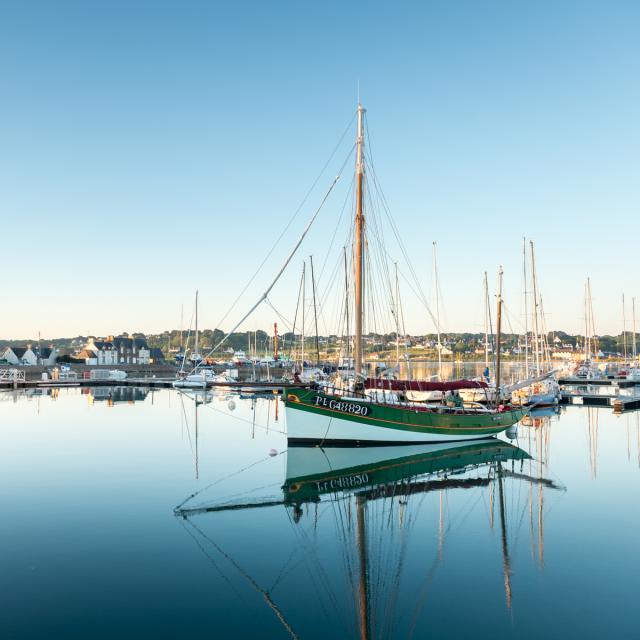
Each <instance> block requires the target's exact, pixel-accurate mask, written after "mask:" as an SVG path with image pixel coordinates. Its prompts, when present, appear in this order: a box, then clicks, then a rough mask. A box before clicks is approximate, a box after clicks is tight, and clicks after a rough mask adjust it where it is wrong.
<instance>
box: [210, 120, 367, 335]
mask: <svg viewBox="0 0 640 640" xmlns="http://www.w3.org/2000/svg"><path fill="white" fill-rule="evenodd" d="M355 117H356V114H354V115H353V116H352V117H351V120H349V124H348V125H347V126H346V128H345V130H344V132H343V133H342V135H341V136H340V140H338V143H337V144H336V146H335V147H334V149H333V151H332V152H331V155H330V156H329V159H328V160H327V161H326V163H325V165H324V167H322V170H321V171H320V173H319V174H318V175H317V177H316V179H315V180H314V181H313V184H312V185H311V187H310V188H309V190H308V191H307V193H306V195H305V196H304V198H303V199H302V202H301V203H300V205H299V207H298V208H297V209H296V211H295V213H294V214H293V216H292V217H291V219H290V220H289V222H288V223H287V224H286V226H285V227H284V229H283V230H282V232H281V233H280V235H279V236H278V238H277V240H276V241H275V243H274V244H273V246H272V247H271V249H270V250H269V252H268V253H267V255H266V256H265V258H264V260H263V261H262V262H261V263H260V266H259V267H258V268H257V269H256V272H255V273H254V274H253V276H251V279H250V280H249V282H247V284H246V285H245V287H244V289H243V290H242V291H241V292H240V294H239V295H238V297H237V298H236V299H235V301H234V302H233V304H232V305H231V307H230V308H229V310H228V311H227V312H226V313H225V315H224V317H223V318H222V320H221V321H220V322H219V323H218V325H217V326H219V327H220V326H222V323H223V322H224V321H225V320H226V319H227V318H228V317H229V314H230V313H231V312H232V311H233V309H234V308H235V306H236V305H237V304H238V301H239V300H240V298H241V297H242V296H243V295H244V293H245V292H246V291H247V289H248V288H249V287H250V286H251V284H252V283H253V281H254V280H255V279H256V277H257V276H258V274H259V273H260V271H261V270H262V267H263V266H264V265H265V264H266V262H267V260H268V259H269V258H270V257H271V254H272V253H273V252H274V251H275V249H276V247H277V245H278V243H279V242H280V240H282V237H283V236H284V234H285V233H286V232H287V231H288V229H289V227H290V226H291V225H292V224H293V221H294V220H295V219H296V218H297V216H298V214H299V213H300V211H301V209H302V207H303V206H304V205H305V203H306V201H307V199H308V198H309V196H310V195H311V192H312V191H313V190H314V189H315V187H316V185H317V184H318V181H319V180H320V178H321V177H322V175H323V174H324V172H325V170H326V169H327V167H328V166H329V163H330V162H331V160H333V156H334V155H335V154H336V152H337V151H338V149H339V147H340V145H341V144H342V141H343V140H344V137H345V136H346V135H347V133H348V131H349V130H350V129H351V125H352V124H353V121H354V119H355ZM354 146H355V145H354ZM352 151H353V147H352V148H351V150H350V151H349V154H348V155H351V153H352Z"/></svg>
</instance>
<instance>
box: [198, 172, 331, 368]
mask: <svg viewBox="0 0 640 640" xmlns="http://www.w3.org/2000/svg"><path fill="white" fill-rule="evenodd" d="M343 168H344V165H343ZM339 179H340V174H338V175H337V176H336V177H335V178H334V180H333V182H332V183H331V186H330V187H329V189H328V191H327V193H326V194H325V196H324V198H323V199H322V202H321V203H320V206H319V207H318V208H317V209H316V211H315V213H314V214H313V217H312V218H311V220H309V222H308V224H307V226H306V227H305V229H304V231H303V233H302V235H301V236H300V239H299V240H298V242H297V243H296V245H295V247H294V248H293V251H292V252H291V253H290V254H289V256H288V257H287V259H286V260H285V262H284V264H283V265H282V267H281V268H280V271H278V274H277V275H276V277H275V279H274V280H273V281H272V282H271V284H270V285H269V286H268V287H267V290H266V291H265V292H264V293H263V294H262V296H261V297H260V299H259V300H258V301H257V302H256V303H255V304H254V305H253V306H252V307H251V309H249V311H248V312H247V313H245V315H244V316H243V317H242V319H241V320H240V321H239V322H237V323H236V324H235V326H234V327H233V329H231V331H229V332H228V333H227V334H226V335H225V336H224V337H223V338H222V339H221V340H220V341H218V344H216V345H215V346H214V347H213V349H211V350H210V351H209V353H208V354H207V357H208V356H210V355H211V354H212V353H213V352H214V351H215V350H216V349H218V348H219V347H220V346H222V344H224V342H226V341H227V339H228V338H229V336H231V334H232V333H233V332H234V331H235V330H236V329H237V328H238V327H239V326H240V325H241V324H242V323H243V322H244V321H245V320H246V319H247V318H248V317H249V316H250V315H251V314H252V313H253V312H254V311H255V310H256V309H257V308H258V306H260V304H262V302H264V300H266V298H267V296H268V295H269V293H270V292H271V289H273V287H274V286H275V284H276V282H278V280H279V279H280V276H281V275H282V274H283V273H284V270H285V269H286V268H287V267H288V266H289V263H290V262H291V260H292V259H293V256H294V255H295V254H296V253H297V251H298V249H299V248H300V245H301V244H302V241H303V240H304V239H305V237H306V235H307V233H309V229H311V225H312V224H313V223H314V222H315V220H316V218H317V217H318V214H319V213H320V210H321V209H322V207H323V206H324V203H325V202H326V201H327V198H328V197H329V194H330V193H331V192H332V191H333V187H335V185H336V183H337V182H338V180H339Z"/></svg>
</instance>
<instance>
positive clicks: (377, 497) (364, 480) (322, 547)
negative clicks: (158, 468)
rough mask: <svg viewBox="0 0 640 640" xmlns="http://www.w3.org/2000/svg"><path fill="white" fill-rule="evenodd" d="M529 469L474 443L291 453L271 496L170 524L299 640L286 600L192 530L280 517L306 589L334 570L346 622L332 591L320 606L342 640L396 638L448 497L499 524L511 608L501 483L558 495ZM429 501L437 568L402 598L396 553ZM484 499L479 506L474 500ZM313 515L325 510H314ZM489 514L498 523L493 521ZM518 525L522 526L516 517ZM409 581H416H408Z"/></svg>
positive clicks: (515, 453) (499, 446)
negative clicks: (213, 519) (435, 510)
mask: <svg viewBox="0 0 640 640" xmlns="http://www.w3.org/2000/svg"><path fill="white" fill-rule="evenodd" d="M530 461H531V456H530V455H529V454H528V453H527V452H526V451H524V450H523V449H520V448H519V447H517V446H514V445H512V444H509V443H507V442H504V441H501V440H498V439H495V438H489V439H486V440H479V441H476V442H474V443H469V442H453V443H441V444H424V445H401V446H398V445H396V446H380V447H378V446H372V447H353V448H352V447H322V448H321V447H313V446H304V445H301V446H290V448H289V449H288V450H287V464H286V477H285V481H284V484H283V486H282V494H281V495H280V496H274V497H270V498H264V499H259V498H258V499H254V500H251V501H246V500H245V501H241V500H231V501H226V502H222V503H218V504H204V505H201V506H198V507H193V508H190V507H188V506H185V503H183V505H181V506H180V507H177V508H176V510H175V515H176V516H179V517H181V518H183V523H185V526H186V525H190V527H189V529H188V530H189V532H190V533H191V534H192V535H193V536H194V537H195V539H196V540H197V539H198V537H199V538H200V541H199V542H198V546H199V547H200V549H201V550H204V549H209V551H210V552H211V553H213V552H214V551H215V554H216V555H218V554H219V555H220V556H222V557H223V558H225V559H226V560H227V561H229V562H230V563H231V565H232V566H233V568H234V570H236V571H238V572H239V573H240V574H241V575H242V577H243V578H244V579H246V581H248V583H249V584H250V585H251V587H252V588H253V589H255V590H256V591H257V592H258V593H259V594H260V595H261V596H262V599H263V601H264V602H265V603H266V604H267V606H268V607H269V608H270V609H271V610H272V611H273V613H274V614H275V616H276V618H277V620H278V621H279V622H280V623H281V624H282V626H283V627H284V629H285V630H286V631H287V633H288V634H289V635H290V636H291V637H295V638H297V637H300V636H299V635H298V634H297V632H296V631H295V630H294V628H295V627H297V626H298V625H301V624H303V621H297V622H294V618H296V617H297V616H298V615H299V611H298V609H299V607H296V606H295V604H292V603H291V601H290V600H289V599H288V598H287V597H286V596H283V595H280V596H279V597H277V595H276V594H274V593H273V590H274V589H273V587H272V588H271V589H267V588H263V587H262V586H260V585H259V584H258V582H257V581H256V579H254V578H253V577H252V576H251V575H249V571H247V570H246V568H244V567H243V566H242V563H241V562H238V561H237V560H236V559H235V558H232V557H231V554H230V553H228V551H226V550H225V549H223V548H222V547H221V544H220V543H219V542H218V541H217V540H215V539H214V537H210V536H208V535H207V534H205V532H204V531H203V530H202V528H201V527H200V522H198V523H194V522H192V521H191V518H192V517H193V516H198V515H203V514H212V513H215V512H225V511H226V512H229V511H233V510H239V509H258V508H261V509H267V508H278V507H284V508H285V509H286V510H287V512H288V515H289V516H290V518H289V522H291V526H293V527H294V529H295V531H296V534H295V535H296V539H297V540H298V541H299V544H300V547H301V551H300V553H301V554H302V559H301V560H300V563H305V562H306V563H308V564H309V565H310V566H309V567H308V569H309V570H310V571H311V573H312V574H313V575H315V576H316V578H314V580H315V579H317V580H319V581H320V582H322V581H329V576H330V575H331V576H332V577H333V579H334V581H335V580H336V579H337V577H336V571H338V574H340V567H343V569H344V572H345V573H346V574H347V575H346V580H344V585H346V586H344V585H343V587H342V588H343V589H346V592H348V593H351V596H350V597H347V598H344V599H339V600H340V602H341V606H342V605H344V604H345V602H350V603H351V606H350V607H349V609H350V610H351V614H350V615H346V616H344V615H341V614H340V612H338V609H337V608H336V601H335V600H334V599H332V598H334V596H335V591H336V588H337V587H336V585H335V584H331V585H330V586H329V585H328V583H327V584H326V585H325V588H326V589H327V593H331V594H332V596H331V597H330V598H329V599H328V600H327V603H326V604H323V611H325V612H326V611H329V612H331V615H335V617H336V621H335V624H336V626H337V624H338V618H340V620H342V622H341V624H344V620H345V619H346V620H348V619H351V624H350V625H348V626H349V629H350V630H349V633H348V634H347V637H349V636H350V637H360V638H372V637H385V638H386V637H388V638H392V637H404V635H403V634H402V633H401V632H400V629H399V628H398V627H399V625H404V624H407V619H406V618H403V616H399V615H398V614H397V611H396V609H397V608H398V607H400V606H404V605H405V604H406V598H407V596H408V594H409V592H410V594H411V599H413V601H414V603H415V607H416V608H415V612H414V614H413V615H414V616H415V617H414V619H413V621H411V620H409V623H410V624H411V625H412V626H415V624H416V622H417V617H418V616H419V611H420V609H421V608H422V606H423V605H424V603H425V601H426V599H427V594H428V582H429V581H430V580H431V578H432V575H433V572H435V569H436V568H437V567H438V565H439V564H440V561H441V559H442V547H443V544H444V537H445V532H446V531H447V530H449V528H450V524H448V523H445V520H446V517H447V516H446V510H447V508H448V507H447V505H448V504H449V503H448V499H449V496H450V494H449V491H458V490H463V489H476V490H478V489H479V490H480V491H483V492H486V494H488V496H486V497H487V498H488V503H489V504H488V506H489V526H490V527H491V528H493V527H494V518H495V520H497V521H498V524H497V527H498V531H499V539H500V552H499V553H500V555H501V557H502V573H503V579H504V593H505V599H506V606H507V607H508V608H510V607H511V604H512V589H511V560H510V555H509V536H508V532H507V504H509V503H508V501H507V499H506V497H505V493H506V489H505V481H506V480H507V479H508V480H509V482H510V484H515V483H520V482H522V481H525V482H529V483H531V484H532V485H533V484H538V485H540V486H541V487H544V488H551V489H558V488H560V487H559V486H558V485H556V484H555V483H554V482H553V481H551V480H548V479H546V478H543V477H542V476H541V475H537V476H533V475H531V474H529V473H527V470H528V467H529V462H530ZM430 492H435V493H436V495H437V496H438V497H439V523H438V531H437V536H438V542H437V550H435V549H434V551H435V556H436V558H435V561H434V564H433V567H432V569H431V570H430V571H428V572H427V578H424V574H421V575H422V577H421V578H420V579H421V580H422V581H423V585H422V587H420V588H417V589H408V588H407V587H406V586H405V583H404V581H403V580H404V577H403V572H404V573H406V572H407V571H409V570H410V569H411V567H410V560H409V559H408V557H407V551H406V549H405V547H406V546H407V543H408V541H409V540H410V530H411V527H413V526H415V523H416V519H417V514H418V511H417V510H418V509H420V507H421V505H422V503H423V502H424V501H423V500H422V498H421V496H422V497H424V495H425V494H428V493H430ZM412 496H415V497H413V498H412ZM483 497H484V495H482V496H478V499H482V498H483ZM412 501H413V502H412ZM185 502H187V501H185ZM410 503H411V507H412V508H411V509H409V505H410ZM322 505H325V506H326V507H327V508H325V509H323V508H322ZM495 511H497V514H498V515H497V517H496V516H494V512H495ZM323 514H327V515H329V517H330V518H331V514H333V520H334V521H335V523H334V526H333V527H332V528H331V531H335V534H331V533H329V535H330V538H329V539H325V541H324V543H320V542H319V540H320V539H322V538H318V535H319V534H318V530H317V529H318V523H319V521H321V520H322V517H323ZM456 515H458V514H456ZM518 519H521V516H520V515H519V516H518ZM322 521H323V522H324V520H322ZM516 525H518V523H517V522H516ZM227 526H228V522H227ZM434 533H435V531H434ZM323 535H326V532H323ZM512 535H513V534H512ZM331 538H333V539H331ZM309 545H312V546H314V548H311V547H310V546H309ZM315 545H317V548H315ZM334 545H337V546H338V549H339V551H338V555H337V556H330V557H329V561H328V562H327V560H326V559H325V560H324V561H321V560H320V557H319V554H320V552H322V553H323V555H324V554H325V553H327V546H332V547H333V546H334ZM296 551H297V549H295V548H289V549H288V552H289V555H290V560H289V561H290V562H291V564H294V563H293V561H292V560H291V556H292V555H293V554H295V553H296ZM425 551H428V539H427V540H424V539H423V540H422V541H421V542H420V551H419V553H420V556H424V553H425ZM211 559H213V556H211ZM408 565H409V566H408ZM292 571H293V570H292V569H291V568H290V567H289V568H286V569H285V568H283V569H281V570H280V572H279V575H287V576H290V575H291V573H292ZM418 573H420V572H418ZM414 577H415V574H414V576H412V578H411V579H413V578H414ZM276 578H277V579H276ZM274 579H276V583H278V582H279V581H280V577H278V576H274ZM425 580H426V581H427V582H426V583H425V582H424V581H425ZM301 584H302V585H303V587H304V586H308V581H305V580H302V582H301ZM381 585H382V588H381ZM403 586H405V588H404V589H402V587H403ZM303 587H300V586H299V585H296V587H295V589H293V591H294V592H295V594H296V596H299V597H301V594H298V590H299V589H300V588H303ZM401 591H402V593H400V592H401ZM328 597H329V596H328ZM276 599H278V600H279V602H278V603H276ZM416 600H417V603H416ZM287 612H288V613H287ZM409 617H411V616H409ZM400 618H402V619H400ZM334 631H335V629H334Z"/></svg>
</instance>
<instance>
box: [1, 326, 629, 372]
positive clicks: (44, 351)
mask: <svg viewBox="0 0 640 640" xmlns="http://www.w3.org/2000/svg"><path fill="white" fill-rule="evenodd" d="M224 335H225V334H224V332H223V331H221V330H220V329H214V330H210V329H205V330H203V331H202V332H201V333H200V336H199V350H200V352H201V353H202V354H203V355H205V356H206V357H208V358H209V359H211V360H224V359H225V358H229V357H230V356H232V355H233V354H234V353H235V352H237V351H243V352H244V353H246V354H247V356H249V357H257V358H260V357H264V356H272V355H273V354H274V350H275V343H274V336H273V335H270V334H268V333H267V332H266V331H260V330H259V331H249V332H246V331H245V332H238V333H234V334H232V335H231V336H229V337H228V338H227V339H226V340H225V342H224V344H223V346H222V347H221V348H220V349H218V350H217V351H215V352H213V351H212V349H213V348H214V347H215V346H216V345H217V344H218V343H219V342H220V341H221V340H222V338H223V337H224ZM634 338H635V336H634V335H633V334H632V332H626V333H623V334H619V335H617V336H611V335H603V336H598V337H596V339H595V342H596V352H597V355H598V357H599V358H618V357H624V356H625V354H626V353H631V351H632V348H633V347H632V342H633V339H634ZM539 340H540V341H541V342H543V343H544V344H545V345H546V346H548V349H549V352H550V353H551V357H552V358H553V359H555V360H565V359H566V360H569V359H572V358H575V357H576V356H578V355H579V354H580V353H581V352H582V351H583V350H584V336H580V335H570V334H567V333H565V332H562V331H556V332H550V333H548V334H545V335H543V336H541V337H540V338H539ZM531 342H532V339H531V337H529V344H531ZM344 343H345V341H344V339H343V338H342V337H340V336H337V335H329V336H315V335H314V336H306V337H305V341H304V349H305V358H306V359H308V360H314V359H316V358H318V357H319V359H320V360H331V359H333V358H336V357H338V356H339V354H340V353H341V351H342V350H344ZM492 345H493V338H492V336H489V339H488V345H487V344H486V343H485V335H484V334H483V333H447V334H442V335H441V336H440V346H439V345H438V337H437V335H436V334H427V335H420V336H399V337H397V336H396V334H395V333H389V334H374V333H370V334H368V335H367V336H366V337H365V351H366V353H367V355H368V357H369V358H378V359H393V358H395V357H396V355H397V353H398V352H400V353H401V354H402V358H403V359H411V360H414V359H415V360H434V359H436V360H437V359H438V351H440V354H441V357H443V358H448V359H451V360H482V359H484V357H485V355H486V353H487V351H488V353H493V346H492ZM636 346H638V345H637V344H636ZM192 348H193V335H192V334H191V335H189V334H188V333H187V332H185V331H179V330H175V329H174V330H171V331H165V332H163V333H159V334H152V335H145V334H144V333H138V332H134V333H121V334H119V335H109V336H101V337H97V336H76V337H73V338H55V339H47V340H45V339H37V338H36V339H30V340H0V364H4V365H14V366H19V365H26V366H29V365H33V366H36V365H43V366H53V365H55V364H57V363H69V364H73V363H77V364H85V365H96V366H101V365H111V366H113V365H129V364H133V365H168V364H175V362H176V361H177V360H178V359H179V357H180V355H181V354H183V353H184V352H185V351H188V350H190V349H192ZM524 350H525V340H524V337H523V336H522V335H521V334H505V335H503V336H502V347H501V355H502V356H503V357H505V358H513V359H517V358H519V357H521V356H522V355H523V354H524ZM278 351H279V354H280V355H281V356H282V357H291V358H300V357H301V335H300V334H295V335H294V334H293V333H284V334H282V335H281V336H279V337H278Z"/></svg>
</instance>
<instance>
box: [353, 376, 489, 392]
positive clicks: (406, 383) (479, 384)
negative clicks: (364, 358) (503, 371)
mask: <svg viewBox="0 0 640 640" xmlns="http://www.w3.org/2000/svg"><path fill="white" fill-rule="evenodd" d="M364 386H365V389H384V390H385V391H456V390H457V389H486V388H487V387H488V386H489V385H488V384H487V383H486V382H484V381H482V380H449V381H448V382H427V381H426V380H388V379H385V380H383V379H378V378H367V379H366V380H365V382H364Z"/></svg>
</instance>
